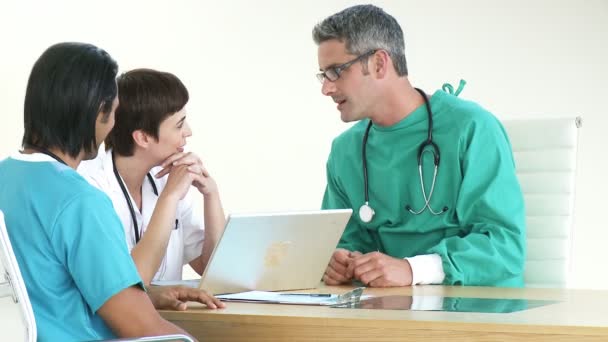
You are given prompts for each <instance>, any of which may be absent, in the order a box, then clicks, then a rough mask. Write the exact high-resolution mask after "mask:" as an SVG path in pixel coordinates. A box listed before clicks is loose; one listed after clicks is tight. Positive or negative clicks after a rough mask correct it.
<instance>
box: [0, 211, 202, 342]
mask: <svg viewBox="0 0 608 342" xmlns="http://www.w3.org/2000/svg"><path fill="white" fill-rule="evenodd" d="M0 247H2V253H1V254H0V261H2V265H3V266H4V277H3V278H4V281H3V282H0V298H2V297H5V296H12V299H13V302H14V303H15V304H17V305H18V306H19V312H20V313H21V318H22V320H23V323H24V326H25V332H24V335H25V336H24V341H28V342H35V341H36V320H35V318H34V311H33V310H32V304H31V303H30V299H29V297H28V295H27V291H26V289H25V282H24V281H23V277H22V276H21V271H19V265H18V264H17V259H16V258H15V253H14V252H13V247H12V246H11V241H10V239H9V237H8V232H7V230H6V225H5V223H4V214H3V213H2V211H0ZM112 341H123V342H131V341H132V342H157V341H158V342H160V341H182V342H192V339H191V338H190V337H188V336H185V335H164V336H153V337H141V338H136V339H117V340H112ZM107 342H109V341H107Z"/></svg>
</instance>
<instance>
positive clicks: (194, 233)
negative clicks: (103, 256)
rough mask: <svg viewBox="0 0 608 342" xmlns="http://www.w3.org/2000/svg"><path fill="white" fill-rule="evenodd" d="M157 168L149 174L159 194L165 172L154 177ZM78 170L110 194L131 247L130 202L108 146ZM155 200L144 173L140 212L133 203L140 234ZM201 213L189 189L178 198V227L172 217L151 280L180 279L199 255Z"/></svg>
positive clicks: (163, 186)
mask: <svg viewBox="0 0 608 342" xmlns="http://www.w3.org/2000/svg"><path fill="white" fill-rule="evenodd" d="M159 171H160V168H159V167H156V168H153V169H152V170H151V171H150V174H151V175H152V178H153V179H154V181H155V184H156V188H157V189H158V194H159V195H160V194H161V193H162V191H163V189H164V188H165V185H166V183H167V178H168V176H164V177H163V178H161V179H156V178H155V177H154V175H155V174H156V173H157V172H159ZM78 172H79V173H80V174H81V175H83V176H84V178H86V179H87V180H88V181H89V183H91V184H93V185H94V186H95V187H97V188H98V189H100V190H102V191H103V192H105V193H106V194H107V195H108V196H109V197H110V199H111V200H112V203H113V204H114V209H115V210H116V213H117V214H118V217H119V218H120V220H121V222H122V225H123V227H124V231H125V241H126V243H127V247H128V248H129V251H131V249H133V247H134V246H135V234H134V231H133V229H134V227H133V220H132V218H131V213H130V211H129V205H128V204H127V201H126V199H125V196H124V194H123V192H122V190H121V188H120V185H119V183H118V181H117V179H116V176H115V175H114V170H113V164H112V154H111V150H110V151H107V152H106V151H104V150H103V148H102V149H100V151H99V154H98V156H97V158H95V159H93V160H88V161H84V162H82V163H80V166H79V167H78ZM123 182H124V181H123ZM129 200H130V201H131V203H133V204H134V203H135V202H134V201H133V198H132V197H131V195H130V194H129ZM157 200H158V196H156V195H155V194H154V190H153V188H152V185H151V184H150V182H149V180H148V178H147V177H146V179H144V182H143V185H142V212H139V210H137V206H135V205H133V208H134V209H135V216H136V220H137V225H138V227H139V228H140V232H142V233H140V236H143V234H145V231H146V229H147V228H148V223H149V222H150V218H151V217H152V212H153V210H154V208H155V206H156V201H157ZM201 211H202V208H201ZM201 214H202V213H199V210H195V208H194V207H193V199H192V196H191V194H190V192H189V193H188V195H186V197H185V198H184V199H183V200H181V201H179V203H178V205H177V212H176V219H177V222H178V223H177V229H175V222H174V221H173V222H174V223H173V227H172V230H171V237H170V239H169V243H168V245H167V253H166V255H165V257H164V258H163V261H162V263H161V265H160V267H159V269H158V271H157V273H156V275H155V276H154V278H153V280H181V279H182V268H183V266H184V265H185V264H187V263H189V262H190V261H192V260H193V259H195V258H197V257H198V256H200V255H201V252H202V247H203V239H204V223H203V216H202V215H201Z"/></svg>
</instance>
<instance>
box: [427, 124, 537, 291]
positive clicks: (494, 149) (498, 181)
mask: <svg viewBox="0 0 608 342" xmlns="http://www.w3.org/2000/svg"><path fill="white" fill-rule="evenodd" d="M463 140H464V141H463ZM460 144H461V146H464V148H462V149H461V151H462V152H461V157H460V158H461V168H462V174H463V179H462V183H461V186H460V190H459V193H458V200H457V203H456V215H457V216H458V218H459V221H460V223H461V226H462V228H463V231H464V232H466V233H464V234H462V235H459V236H453V237H449V238H446V239H444V240H442V241H441V242H440V243H439V244H438V245H436V246H434V247H433V248H431V249H430V250H429V252H430V253H437V254H439V255H440V256H441V259H442V263H443V270H444V272H445V279H444V284H450V285H482V286H483V285H488V286H496V285H501V286H521V285H522V284H523V277H522V274H523V267H524V259H525V217H524V201H523V194H522V191H521V188H520V185H519V182H518V180H517V177H516V174H515V165H514V161H513V153H512V151H511V146H510V143H509V141H508V138H507V135H506V133H505V131H504V129H503V128H502V125H501V124H500V123H499V122H498V120H497V119H494V118H493V117H492V118H491V119H488V120H486V121H485V122H479V123H475V125H473V126H471V128H470V131H469V132H467V134H465V135H464V137H462V138H461V141H460Z"/></svg>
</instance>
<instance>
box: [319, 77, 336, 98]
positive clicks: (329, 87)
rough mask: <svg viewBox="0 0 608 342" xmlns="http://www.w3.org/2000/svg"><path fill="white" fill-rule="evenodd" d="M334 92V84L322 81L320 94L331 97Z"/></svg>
mask: <svg viewBox="0 0 608 342" xmlns="http://www.w3.org/2000/svg"><path fill="white" fill-rule="evenodd" d="M335 92H336V82H332V81H329V80H327V79H325V80H324V81H323V85H322V86H321V93H323V95H325V96H331V95H332V94H333V93H335Z"/></svg>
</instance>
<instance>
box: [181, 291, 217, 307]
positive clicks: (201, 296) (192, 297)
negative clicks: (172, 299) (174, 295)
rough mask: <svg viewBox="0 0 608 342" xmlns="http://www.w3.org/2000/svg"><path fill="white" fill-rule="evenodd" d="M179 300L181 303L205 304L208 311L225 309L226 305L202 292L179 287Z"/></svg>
mask: <svg viewBox="0 0 608 342" xmlns="http://www.w3.org/2000/svg"><path fill="white" fill-rule="evenodd" d="M179 291H180V293H179V299H180V300H182V301H192V302H198V303H201V304H205V305H206V306H207V308H209V309H217V308H220V309H221V308H225V307H226V304H224V303H223V302H221V301H220V300H219V299H217V298H215V297H214V296H212V295H209V294H208V293H207V292H205V291H204V290H200V289H193V288H188V287H180V289H179Z"/></svg>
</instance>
